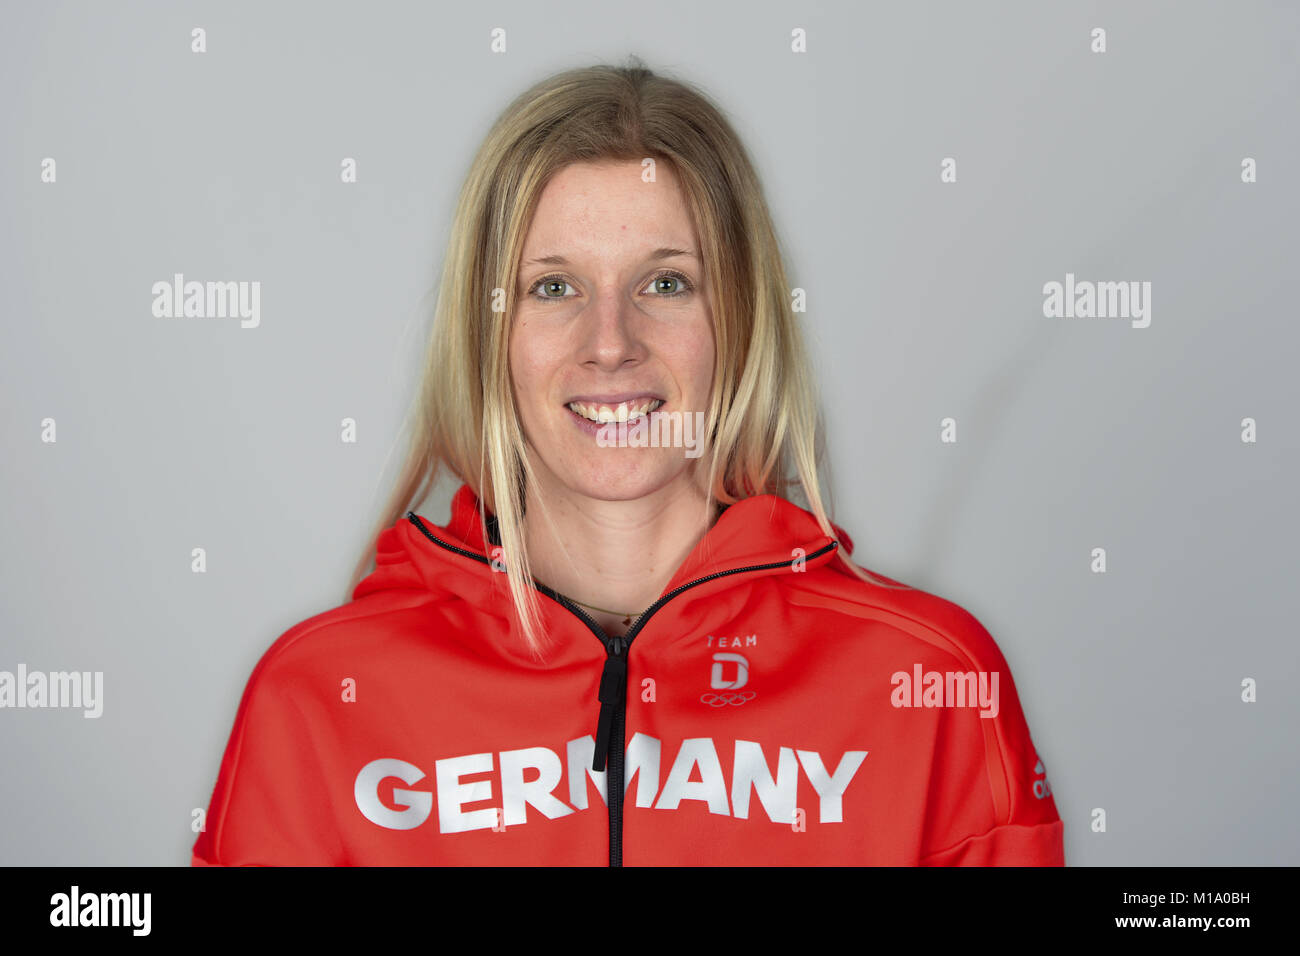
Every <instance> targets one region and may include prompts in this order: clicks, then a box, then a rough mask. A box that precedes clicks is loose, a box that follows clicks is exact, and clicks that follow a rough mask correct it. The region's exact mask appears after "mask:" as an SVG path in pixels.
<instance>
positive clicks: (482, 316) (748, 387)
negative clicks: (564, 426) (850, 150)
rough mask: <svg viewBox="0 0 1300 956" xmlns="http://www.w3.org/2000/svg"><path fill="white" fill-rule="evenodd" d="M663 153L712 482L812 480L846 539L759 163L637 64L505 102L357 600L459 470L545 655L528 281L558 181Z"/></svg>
mask: <svg viewBox="0 0 1300 956" xmlns="http://www.w3.org/2000/svg"><path fill="white" fill-rule="evenodd" d="M646 158H652V159H653V160H654V161H655V163H656V164H659V163H665V162H666V163H669V164H671V166H672V171H673V172H674V173H675V174H676V176H677V179H678V182H679V184H680V186H681V189H682V192H683V194H684V198H685V200H686V204H687V207H688V209H689V210H690V212H691V214H692V217H693V219H694V223H695V226H696V230H697V233H698V237H699V241H700V248H701V257H702V259H703V267H704V269H705V270H706V282H705V285H706V286H707V288H708V289H709V290H710V291H711V295H712V298H711V299H710V306H711V309H712V316H713V327H714V342H715V346H716V348H715V355H716V358H715V364H714V375H713V388H712V398H711V400H710V407H709V409H708V411H707V413H706V419H705V422H706V424H705V434H706V435H708V436H710V437H709V445H710V448H709V453H708V454H707V455H706V456H705V458H701V459H699V460H698V461H697V462H696V464H695V465H693V466H692V467H697V468H698V465H699V464H700V463H702V462H703V461H705V460H707V461H708V469H709V470H708V475H707V481H705V482H701V484H702V487H703V488H704V489H705V491H706V494H707V496H708V498H709V505H710V506H712V505H713V504H714V503H715V502H721V503H723V504H731V503H733V502H735V501H739V500H741V499H743V498H747V497H750V496H753V495H759V494H775V495H778V496H781V497H788V496H789V492H790V491H792V490H794V489H795V488H796V487H797V488H798V489H799V490H801V491H802V497H803V499H804V501H805V502H806V503H807V507H808V510H809V511H810V512H811V513H812V514H813V515H814V516H815V517H816V519H817V523H818V525H819V526H820V527H821V529H822V531H823V532H824V533H826V534H828V535H831V536H832V537H833V536H834V532H833V530H832V529H831V526H830V522H829V520H828V518H827V515H826V509H825V508H824V506H823V504H822V496H821V491H820V488H819V485H818V472H817V458H818V457H819V456H820V454H821V452H822V446H821V439H820V435H821V419H820V414H819V412H818V409H817V402H816V395H815V392H814V388H813V382H812V378H811V371H810V367H809V363H808V357H807V353H806V351H805V347H804V343H803V340H802V337H801V335H800V331H799V327H798V324H797V322H796V319H795V314H794V312H793V310H792V308H791V307H790V304H789V295H790V287H789V285H788V284H787V282H786V274H785V268H784V265H783V262H782V256H781V251H780V247H779V242H778V239H777V237H776V234H775V230H774V228H773V225H772V222H771V218H770V214H769V212H768V209H767V203H766V201H765V200H764V198H763V194H762V188H761V186H760V184H759V180H758V177H757V175H756V173H755V171H754V167H753V165H752V163H751V162H750V159H749V156H748V155H747V154H746V152H745V149H744V147H743V145H742V144H741V142H740V139H739V138H738V137H737V135H736V133H735V131H734V130H733V129H732V128H731V125H730V124H729V123H728V121H727V120H726V118H725V117H724V115H723V114H722V112H721V110H720V109H719V108H718V107H717V106H715V105H714V104H713V103H712V101H711V100H710V99H709V98H708V97H707V96H706V95H705V94H704V93H702V92H700V91H699V90H698V89H696V88H695V87H693V86H691V85H689V84H687V83H685V82H682V81H679V80H675V79H670V78H668V77H666V76H661V75H656V74H655V73H653V72H651V71H650V70H649V69H647V68H646V67H645V66H644V65H643V64H642V63H641V62H640V60H638V59H637V58H636V57H633V58H631V60H630V61H629V65H628V66H625V67H616V66H609V65H599V66H591V67H585V68H579V69H572V70H567V71H565V72H562V73H559V74H556V75H554V76H551V77H549V78H547V79H545V80H543V81H541V82H540V83H538V84H536V85H535V86H533V87H532V88H531V89H529V90H527V91H526V92H524V93H523V94H522V95H520V96H519V97H517V98H516V99H515V100H514V102H512V103H511V104H510V105H509V106H508V107H507V108H506V110H505V111H504V112H503V113H502V114H501V116H500V117H499V118H498V120H497V121H496V123H495V124H494V125H493V127H492V129H491V130H490V131H489V133H488V134H487V137H486V139H485V140H484V142H483V144H482V145H481V147H480V148H479V150H478V154H477V155H476V156H475V158H474V161H473V163H472V165H471V167H470V170H469V173H468V176H467V177H466V180H465V183H464V185H463V187H462V190H461V194H460V200H459V203H458V205H457V207H456V211H455V215H454V218H453V221H452V228H451V236H450V240H449V242H448V248H447V254H446V258H445V260H444V262H443V270H442V280H441V284H440V286H439V289H438V295H437V303H436V306H435V309H434V329H433V334H432V336H431V338H430V342H429V350H428V356H427V359H426V362H425V364H424V373H423V380H422V385H421V388H420V393H419V395H418V396H417V400H416V402H415V406H414V408H413V410H412V414H411V415H410V417H409V419H408V420H409V425H410V436H409V445H408V446H407V453H406V457H405V461H404V463H403V465H402V468H401V471H400V473H399V476H398V479H397V483H396V487H395V488H394V489H393V492H392V494H391V495H390V497H389V499H388V501H387V503H386V505H385V507H384V509H383V512H382V514H381V516H380V518H379V520H378V521H377V523H376V525H375V526H374V528H373V531H372V534H371V536H370V537H369V538H368V542H369V543H368V546H367V548H366V550H365V552H364V553H363V554H362V557H361V560H360V562H358V564H357V567H356V570H355V572H354V574H353V577H352V580H351V583H350V584H349V587H348V592H349V598H350V596H351V593H352V591H353V590H354V589H355V588H356V585H357V584H358V582H359V581H360V580H361V578H362V577H363V576H364V575H365V574H366V573H367V570H368V568H369V565H370V561H371V559H372V558H373V557H374V548H375V544H376V539H377V537H378V535H379V534H380V532H382V531H383V530H384V529H386V528H388V527H391V526H392V525H393V524H394V523H395V522H396V521H397V520H398V519H399V518H400V517H401V516H402V515H403V514H405V513H406V511H407V510H408V509H409V508H410V507H412V505H414V504H418V503H419V502H421V501H423V500H424V498H425V496H426V495H427V494H428V492H429V490H430V489H431V488H432V487H433V486H434V485H435V484H436V482H437V480H438V477H439V472H440V470H441V469H443V468H446V469H448V470H450V472H451V473H452V474H454V475H455V476H456V477H457V478H459V479H460V481H462V482H464V483H465V484H467V485H469V486H470V488H471V489H472V490H473V491H474V492H475V493H476V494H477V495H478V498H479V502H480V519H482V520H484V521H485V522H486V519H487V515H486V513H485V512H491V513H492V514H494V515H495V516H496V522H497V529H498V533H499V536H500V542H501V547H502V552H503V553H502V560H503V562H504V564H505V568H506V574H505V578H506V580H507V581H508V583H509V588H510V599H511V600H510V603H511V604H512V605H513V613H514V614H515V615H516V620H517V621H518V623H519V624H520V625H521V629H522V632H523V635H524V639H525V641H526V642H527V644H528V646H529V648H530V650H531V651H532V652H533V654H534V655H535V656H538V657H540V656H541V652H542V649H543V646H544V641H543V639H542V637H540V636H539V635H540V633H541V630H542V628H541V618H540V610H539V608H538V602H537V592H536V590H535V589H534V588H533V587H532V586H531V584H525V583H524V582H531V581H532V575H531V573H530V571H529V561H528V555H527V553H526V551H525V547H524V540H523V523H522V519H523V512H524V503H525V497H526V496H525V491H526V488H528V487H533V485H531V484H526V483H527V482H531V481H532V477H531V476H532V471H531V465H530V462H529V460H528V455H527V453H526V448H525V444H524V437H523V433H522V430H521V427H520V424H519V417H518V414H517V410H516V408H515V406H514V400H513V395H512V389H511V383H510V368H509V362H508V346H509V332H510V317H511V316H512V315H513V313H514V306H515V299H516V291H517V290H516V271H517V269H518V264H519V257H520V255H521V254H522V248H523V242H524V237H525V235H526V233H527V231H528V227H529V224H530V222H531V220H532V215H533V211H534V209H535V208H536V205H537V202H538V199H539V197H540V195H541V192H542V190H543V188H544V187H545V185H546V183H547V181H548V179H549V178H550V177H551V175H552V174H554V173H555V172H557V171H558V170H560V169H562V168H563V167H565V166H568V165H570V164H572V163H578V162H607V161H626V160H636V161H642V160H644V159H646ZM494 296H496V300H495V301H494ZM502 297H503V298H502ZM503 301H504V310H500V308H501V305H502V302H503ZM494 305H495V306H496V307H497V309H498V310H494V308H493V306H494ZM792 472H793V474H792ZM485 538H486V534H485ZM838 559H839V560H841V561H842V563H843V565H844V566H845V567H846V568H847V569H848V570H849V571H850V572H851V573H853V574H855V575H857V576H858V577H859V578H861V579H862V580H864V581H867V582H868V583H871V584H875V585H878V586H884V587H889V586H891V583H890V582H889V581H888V579H885V580H883V581H882V580H878V579H876V578H875V577H874V576H872V575H870V574H869V573H868V572H866V571H864V570H863V569H861V568H859V567H857V566H856V565H854V564H853V563H852V562H850V561H849V560H848V558H847V556H845V555H844V553H843V549H840V551H839V553H838ZM493 578H494V579H495V578H496V576H495V575H493ZM893 586H896V585H893ZM543 636H544V635H543Z"/></svg>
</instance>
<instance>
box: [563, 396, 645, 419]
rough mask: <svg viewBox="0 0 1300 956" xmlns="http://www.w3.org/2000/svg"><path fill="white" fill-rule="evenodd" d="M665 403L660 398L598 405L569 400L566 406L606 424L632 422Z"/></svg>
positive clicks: (574, 411)
mask: <svg viewBox="0 0 1300 956" xmlns="http://www.w3.org/2000/svg"><path fill="white" fill-rule="evenodd" d="M661 405H663V400H662V399H659V398H638V399H634V400H633V401H630V402H619V403H618V404H617V405H598V404H594V403H591V402H569V404H568V405H566V406H565V407H566V408H568V409H569V411H571V412H573V413H574V414H575V415H578V416H579V417H581V418H585V419H586V420H587V421H589V422H596V423H597V424H604V423H607V422H631V421H636V420H637V419H638V418H640V417H642V416H643V415H648V414H650V413H651V412H653V411H654V410H655V409H657V408H659V407H660V406H661Z"/></svg>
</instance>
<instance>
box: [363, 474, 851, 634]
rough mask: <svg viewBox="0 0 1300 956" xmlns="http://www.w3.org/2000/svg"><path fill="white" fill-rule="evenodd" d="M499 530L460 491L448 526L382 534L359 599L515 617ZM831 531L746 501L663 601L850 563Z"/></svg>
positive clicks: (776, 502) (844, 538) (794, 513)
mask: <svg viewBox="0 0 1300 956" xmlns="http://www.w3.org/2000/svg"><path fill="white" fill-rule="evenodd" d="M417 522H418V524H417ZM494 525H495V517H494V516H492V515H491V514H490V513H489V514H488V521H487V528H486V534H485V528H484V524H483V522H482V520H481V519H480V517H479V499H478V497H477V495H475V493H474V491H473V490H472V489H471V488H470V487H469V485H467V484H466V485H461V487H460V489H459V490H458V491H457V492H456V494H455V496H454V497H453V498H452V502H451V515H450V519H449V520H448V522H447V523H446V524H445V525H436V524H434V523H433V522H432V521H430V520H428V519H426V518H423V517H421V516H419V515H415V514H414V513H413V512H412V513H408V515H406V516H403V517H402V518H401V519H399V520H398V521H397V522H396V523H395V524H394V525H393V526H392V527H391V528H388V529H386V530H385V531H384V532H383V533H382V534H380V536H379V538H378V541H377V546H376V555H375V569H374V571H372V572H371V573H370V574H369V575H368V576H366V578H365V579H363V580H362V581H361V583H360V584H358V585H357V588H356V590H355V591H354V592H353V598H354V599H355V598H358V597H361V596H363V595H365V594H370V593H373V592H376V591H382V590H392V589H397V590H407V589H420V590H426V591H430V592H434V593H435V594H439V595H442V596H447V597H451V596H455V597H457V598H461V599H464V600H466V601H469V602H470V603H471V604H473V605H474V606H475V607H476V608H478V609H480V610H482V611H484V612H485V613H489V614H493V615H495V616H500V617H502V618H506V619H509V618H510V614H509V613H507V611H506V608H505V603H504V602H508V601H509V588H508V587H506V586H505V582H504V578H505V576H504V575H498V574H496V573H493V572H492V570H491V567H490V563H491V558H492V555H491V548H492V547H493V543H494V541H495V540H498V539H497V538H496V536H495V533H494ZM831 528H832V530H833V531H834V532H835V534H834V535H833V536H832V535H827V534H825V533H823V532H822V530H821V528H820V527H818V525H817V521H816V519H815V518H814V517H813V516H812V514H811V513H810V512H808V511H806V510H804V509H803V508H800V507H799V506H798V505H795V504H794V503H793V502H790V501H787V500H786V499H784V498H780V497H778V496H776V495H770V494H767V495H756V496H754V497H751V498H745V499H742V500H740V501H738V502H735V503H734V504H732V505H730V506H728V507H727V508H726V509H725V510H724V511H723V512H722V514H721V515H720V516H719V518H718V519H717V521H716V522H714V524H713V527H711V528H710V529H709V531H708V532H707V533H706V534H705V535H704V537H702V538H701V539H700V541H699V542H698V543H697V544H696V546H695V548H694V549H692V551H691V553H690V554H689V555H688V556H687V558H686V560H685V561H683V562H682V564H681V566H680V567H679V568H678V569H677V571H676V573H675V574H674V575H673V577H672V579H671V580H670V581H669V582H668V584H667V585H666V586H665V588H664V592H663V595H670V594H672V593H673V592H675V591H678V589H682V591H681V592H680V593H681V594H682V597H674V598H673V599H672V600H673V601H674V606H678V605H679V604H680V605H685V604H695V603H697V602H698V600H699V599H700V598H703V597H706V596H707V595H709V594H716V593H717V592H718V591H719V590H723V589H726V588H727V587H729V586H730V585H731V584H733V583H737V582H741V581H748V580H751V579H752V578H753V577H756V576H761V575H764V574H772V573H779V572H780V571H782V570H785V569H787V568H789V567H790V566H791V565H792V563H793V562H794V561H795V560H796V559H798V558H800V557H802V558H803V559H804V562H805V565H804V568H805V569H806V570H813V569H814V568H817V567H820V566H822V565H824V564H827V563H829V562H831V561H832V560H833V559H834V558H835V552H836V551H837V550H839V551H842V552H843V554H844V556H845V557H846V558H847V556H848V555H849V554H850V553H851V552H852V548H853V542H852V539H851V538H849V536H848V535H847V534H846V533H845V532H844V530H843V529H842V528H840V527H839V526H838V525H835V524H832V525H831ZM832 545H833V546H832ZM663 595H661V600H662V599H663ZM539 601H540V602H541V605H542V608H543V611H544V612H546V613H547V614H548V615H549V614H550V613H552V612H558V613H559V614H560V615H562V616H563V615H568V616H572V612H570V611H569V610H568V609H567V608H565V607H563V606H562V605H560V604H559V603H558V602H555V601H552V600H550V599H548V598H546V597H543V596H541V595H539Z"/></svg>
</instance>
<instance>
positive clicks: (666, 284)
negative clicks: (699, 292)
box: [650, 272, 691, 298]
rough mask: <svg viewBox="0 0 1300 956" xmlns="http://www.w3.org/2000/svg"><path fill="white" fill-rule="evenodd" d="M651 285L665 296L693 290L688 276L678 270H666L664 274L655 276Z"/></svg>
mask: <svg viewBox="0 0 1300 956" xmlns="http://www.w3.org/2000/svg"><path fill="white" fill-rule="evenodd" d="M650 287H651V288H653V289H654V290H655V292H656V293H657V294H658V295H659V296H661V297H663V298H670V297H672V296H675V295H682V294H683V293H686V292H689V291H690V290H691V284H690V282H688V281H687V279H686V276H684V275H681V274H680V273H677V272H665V273H663V274H662V275H657V276H655V277H654V279H653V281H651V283H650Z"/></svg>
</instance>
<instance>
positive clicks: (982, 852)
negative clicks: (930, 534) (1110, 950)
mask: <svg viewBox="0 0 1300 956" xmlns="http://www.w3.org/2000/svg"><path fill="white" fill-rule="evenodd" d="M961 620H962V625H961V627H960V629H959V631H958V632H957V633H958V637H959V640H958V642H957V643H956V644H955V645H954V646H953V647H952V650H953V651H954V652H955V653H957V654H958V660H956V661H951V659H950V664H951V665H955V666H957V668H958V669H959V670H962V671H971V670H974V671H975V672H976V673H977V674H978V673H979V672H980V671H981V670H983V671H984V672H985V673H986V674H987V675H988V679H987V687H988V688H989V689H990V690H992V689H993V688H994V687H996V693H995V694H993V695H992V700H993V701H994V704H995V706H993V707H979V708H976V707H946V708H942V709H941V711H942V712H941V714H940V720H939V727H938V729H937V737H936V740H935V745H934V749H933V752H932V765H931V772H930V784H929V794H928V800H927V809H926V822H925V826H924V829H923V838H922V849H921V858H920V860H919V864H920V865H921V866H1064V865H1065V849H1064V825H1063V823H1062V822H1061V818H1060V815H1059V813H1058V812H1057V809H1056V801H1055V799H1054V798H1053V796H1052V791H1051V786H1050V784H1049V783H1048V778H1047V769H1046V767H1045V765H1044V763H1043V761H1042V760H1041V759H1040V758H1039V755H1038V752H1037V749H1036V748H1035V746H1034V743H1033V741H1032V739H1031V738H1030V735H1029V727H1028V725H1027V723H1026V721H1025V716H1024V713H1023V711H1022V710H1021V706H1020V700H1019V697H1018V695H1017V693H1016V688H1015V683H1014V682H1013V680H1012V678H1011V671H1010V670H1009V669H1008V667H1007V663H1006V660H1005V659H1004V658H1003V656H1002V653H1001V652H1000V650H999V649H998V647H997V645H996V644H995V643H994V641H993V638H992V637H991V636H990V635H989V634H988V632H987V631H985V630H984V628H983V626H982V625H980V623H979V622H978V621H977V620H976V619H975V618H974V617H971V616H970V615H968V614H966V613H965V612H962V614H961ZM995 673H996V675H997V683H996V685H994V684H993V682H992V675H993V674H995ZM982 713H986V714H988V716H981V714H982Z"/></svg>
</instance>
